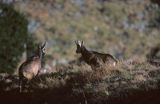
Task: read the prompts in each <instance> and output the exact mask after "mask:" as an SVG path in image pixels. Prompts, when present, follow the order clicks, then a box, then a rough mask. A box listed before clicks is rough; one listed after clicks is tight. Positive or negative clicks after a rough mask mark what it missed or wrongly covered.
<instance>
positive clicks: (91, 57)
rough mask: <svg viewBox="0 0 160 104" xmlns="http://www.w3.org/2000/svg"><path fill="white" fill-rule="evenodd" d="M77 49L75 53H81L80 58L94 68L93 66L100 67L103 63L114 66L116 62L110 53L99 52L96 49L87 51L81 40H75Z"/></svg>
mask: <svg viewBox="0 0 160 104" xmlns="http://www.w3.org/2000/svg"><path fill="white" fill-rule="evenodd" d="M76 45H77V50H76V53H80V54H81V55H82V60H84V61H85V62H86V63H87V64H88V65H90V66H91V67H92V69H94V68H95V67H100V66H102V65H103V64H108V65H112V66H115V65H116V64H117V62H118V61H117V60H116V59H115V58H114V57H113V56H112V55H110V54H105V53H99V52H96V51H89V50H87V49H86V48H85V46H84V45H83V41H82V42H80V41H76Z"/></svg>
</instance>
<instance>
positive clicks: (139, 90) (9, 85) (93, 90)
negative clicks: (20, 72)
mask: <svg viewBox="0 0 160 104" xmlns="http://www.w3.org/2000/svg"><path fill="white" fill-rule="evenodd" d="M56 70H57V72H54V73H48V74H42V75H40V76H38V77H36V78H35V79H33V80H32V81H31V82H30V83H29V84H28V85H26V89H25V91H24V92H23V94H24V95H25V97H24V100H23V101H21V102H25V100H27V99H30V101H31V102H34V103H41V104H44V103H45V102H46V103H47V104H51V103H54V102H57V103H59V104H64V103H65V102H68V103H70V104H75V103H83V104H86V103H88V104H97V103H99V104H105V102H106V101H108V102H109V103H111V104H115V103H116V104H117V103H118V101H117V102H116V101H112V100H113V99H117V100H120V101H124V103H125V104H128V103H127V102H128V101H132V100H133V99H136V102H137V103H139V102H141V101H142V99H140V98H137V97H136V96H137V94H138V95H139V96H142V95H144V96H147V97H148V96H149V94H148V93H150V94H151V95H153V96H154V97H156V96H157V94H159V93H158V92H159V85H160V83H159V82H160V77H159V75H158V74H160V71H159V68H158V67H155V66H152V65H150V64H148V63H147V62H140V63H139V62H137V63H134V64H133V63H131V64H128V63H127V65H126V63H125V62H121V63H119V64H118V65H117V66H115V67H106V66H105V68H103V69H100V70H92V69H91V67H90V66H88V65H86V64H80V65H77V64H72V65H63V66H61V67H57V69H56ZM0 90H1V96H4V95H5V96H7V97H12V96H13V94H11V93H10V92H13V93H14V94H17V98H20V96H21V95H22V94H20V93H19V92H18V79H17V77H16V76H10V75H1V80H0ZM155 90H156V91H155ZM152 91H153V93H152ZM155 95H156V96H155ZM30 96H32V98H31V97H30ZM4 98H5V97H4ZM22 98H23V97H22ZM25 98H26V99H25ZM39 98H41V99H40V100H38V99H39ZM126 98H128V99H127V100H126ZM73 99H74V100H73ZM154 99H155V100H156V101H159V100H157V99H156V98H154ZM143 100H144V99H143ZM46 103H45V104H46ZM145 103H147V104H152V103H148V102H147V101H145ZM131 104H132V102H131ZM139 104H140V103H139ZM153 104H154V103H153Z"/></svg>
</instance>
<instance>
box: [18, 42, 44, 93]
mask: <svg viewBox="0 0 160 104" xmlns="http://www.w3.org/2000/svg"><path fill="white" fill-rule="evenodd" d="M44 48H45V44H43V45H41V46H40V47H38V50H37V52H36V55H34V56H32V57H30V58H29V59H27V60H26V61H25V62H24V63H22V65H21V66H20V67H19V87H20V92H21V91H22V89H23V87H24V85H25V81H24V80H25V79H26V80H31V79H32V78H34V77H35V76H36V75H37V74H38V73H39V70H40V69H41V61H42V56H43V55H44V52H43V51H44Z"/></svg>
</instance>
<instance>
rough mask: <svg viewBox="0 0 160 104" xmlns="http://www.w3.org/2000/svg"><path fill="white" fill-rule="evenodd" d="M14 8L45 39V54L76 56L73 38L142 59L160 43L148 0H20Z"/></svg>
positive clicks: (38, 37) (118, 54) (156, 14)
mask: <svg viewBox="0 0 160 104" xmlns="http://www.w3.org/2000/svg"><path fill="white" fill-rule="evenodd" d="M13 5H14V8H15V9H16V10H17V11H19V12H20V13H22V14H24V15H25V17H26V18H27V19H28V22H29V24H28V31H29V32H30V33H31V34H33V37H34V38H35V39H36V40H37V41H44V40H47V41H48V50H47V52H48V53H47V54H48V55H50V56H51V57H53V58H54V59H57V60H72V59H76V57H77V56H76V54H75V45H74V40H77V39H79V40H84V41H85V44H86V46H87V47H88V48H90V49H92V50H97V51H100V52H105V53H111V54H113V55H115V56H116V57H117V58H119V59H122V58H129V57H132V56H134V55H136V56H140V57H141V58H143V57H145V55H146V54H147V53H148V52H149V50H150V48H152V47H154V46H155V45H157V44H159V43H160V35H159V20H160V19H159V17H160V13H159V12H160V10H159V7H158V5H157V4H155V3H152V2H151V1H150V0H87V1H86V0H45V1H44V0H34V1H33V0H20V1H19V2H14V3H13Z"/></svg>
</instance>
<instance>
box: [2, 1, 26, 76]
mask: <svg viewBox="0 0 160 104" xmlns="http://www.w3.org/2000/svg"><path fill="white" fill-rule="evenodd" d="M26 41H27V20H26V19H25V17H24V16H23V15H21V14H19V13H18V12H17V11H15V10H14V9H13V8H12V6H10V5H5V4H0V46H1V51H0V57H1V58H0V66H1V67H0V72H8V73H13V71H14V70H15V68H16V67H17V63H18V62H19V61H20V58H21V55H22V52H24V44H25V43H26Z"/></svg>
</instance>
